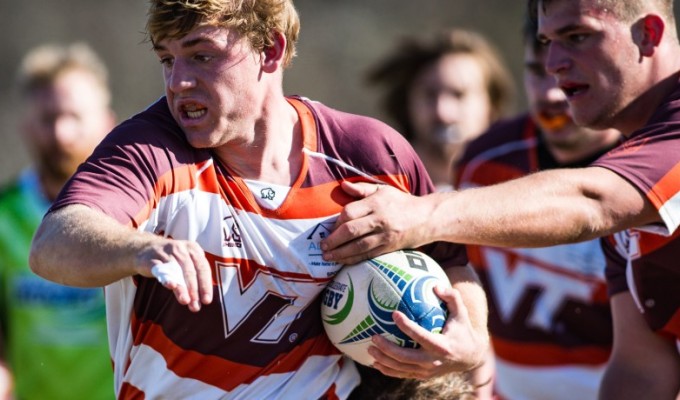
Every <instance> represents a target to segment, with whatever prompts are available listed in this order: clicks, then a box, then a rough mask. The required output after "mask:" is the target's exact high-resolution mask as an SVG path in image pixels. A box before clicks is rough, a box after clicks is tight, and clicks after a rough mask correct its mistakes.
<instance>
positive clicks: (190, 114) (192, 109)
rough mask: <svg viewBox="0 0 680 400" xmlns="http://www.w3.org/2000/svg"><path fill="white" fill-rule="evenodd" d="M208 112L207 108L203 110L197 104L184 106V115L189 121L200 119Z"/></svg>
mask: <svg viewBox="0 0 680 400" xmlns="http://www.w3.org/2000/svg"><path fill="white" fill-rule="evenodd" d="M207 112H208V109H207V108H201V107H199V106H198V105H196V104H189V105H185V106H182V114H183V115H184V117H185V118H188V119H198V118H201V117H202V116H204V115H205V114H206V113H207Z"/></svg>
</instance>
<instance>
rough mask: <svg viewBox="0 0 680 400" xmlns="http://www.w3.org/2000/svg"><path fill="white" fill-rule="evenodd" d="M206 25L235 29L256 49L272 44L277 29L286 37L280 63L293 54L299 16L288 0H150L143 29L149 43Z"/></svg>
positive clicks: (284, 63)
mask: <svg viewBox="0 0 680 400" xmlns="http://www.w3.org/2000/svg"><path fill="white" fill-rule="evenodd" d="M206 25H215V26H222V27H226V28H230V29H232V28H233V29H236V30H237V31H238V32H240V33H241V34H242V35H243V36H245V37H247V38H248V40H249V41H250V44H251V45H252V46H253V48H254V49H255V50H257V51H262V50H264V49H266V48H268V47H271V46H273V45H274V38H273V36H272V32H279V33H281V34H282V35H284V36H285V38H286V49H285V54H284V58H283V66H284V67H286V66H288V65H290V63H291V62H292V60H293V57H295V52H296V50H295V47H296V44H297V40H298V36H299V33H300V19H299V16H298V13H297V10H295V7H294V6H293V2H292V0H150V7H149V12H148V19H147V23H146V30H147V35H148V38H149V40H151V42H152V43H158V42H159V41H161V40H163V39H166V38H181V37H184V36H185V35H186V34H187V33H189V31H191V30H192V29H194V28H196V27H199V26H206Z"/></svg>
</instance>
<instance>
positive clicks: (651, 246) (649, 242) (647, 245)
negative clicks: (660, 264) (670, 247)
mask: <svg viewBox="0 0 680 400" xmlns="http://www.w3.org/2000/svg"><path fill="white" fill-rule="evenodd" d="M636 233H637V234H639V235H640V236H639V240H638V245H639V246H640V254H641V255H646V254H650V253H652V252H654V251H655V250H657V249H659V248H661V247H663V246H665V245H667V244H669V243H671V242H673V241H674V240H675V239H677V238H679V237H680V229H679V230H676V231H675V233H673V235H671V236H662V235H656V234H653V233H650V232H645V231H636Z"/></svg>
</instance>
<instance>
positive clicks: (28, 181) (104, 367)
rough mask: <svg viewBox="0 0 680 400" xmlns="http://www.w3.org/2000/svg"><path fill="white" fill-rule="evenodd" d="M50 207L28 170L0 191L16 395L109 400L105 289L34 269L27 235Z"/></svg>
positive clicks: (1, 272)
mask: <svg viewBox="0 0 680 400" xmlns="http://www.w3.org/2000/svg"><path fill="white" fill-rule="evenodd" d="M48 208H49V203H48V201H47V199H46V198H45V197H44V196H43V195H42V192H41V191H40V187H39V183H38V181H37V177H36V175H35V174H34V173H32V172H30V171H27V172H25V173H23V174H22V175H21V176H20V178H19V179H18V180H17V181H16V182H14V183H12V184H10V185H8V186H6V187H4V188H3V189H2V190H1V191H0V319H1V322H2V329H3V336H4V338H5V343H4V352H5V355H6V357H7V362H8V365H9V367H10V370H11V372H12V374H13V376H14V380H15V396H16V398H17V399H18V400H24V399H26V400H33V399H35V400H38V399H40V400H50V399H55V400H64V399H68V400H79V399H83V400H85V399H87V400H97V399H113V398H114V391H113V368H112V366H111V356H110V354H109V350H108V340H107V333H106V312H105V307H104V291H103V289H102V288H93V289H81V288H74V287H68V286H62V285H59V284H56V283H53V282H50V281H47V280H45V279H42V278H40V277H38V276H37V275H35V274H34V273H32V272H31V270H30V268H29V266H28V253H29V249H30V245H31V239H32V237H33V234H34V232H35V230H36V229H37V227H38V224H39V223H40V221H41V220H42V217H43V215H44V214H45V212H46V211H47V209H48Z"/></svg>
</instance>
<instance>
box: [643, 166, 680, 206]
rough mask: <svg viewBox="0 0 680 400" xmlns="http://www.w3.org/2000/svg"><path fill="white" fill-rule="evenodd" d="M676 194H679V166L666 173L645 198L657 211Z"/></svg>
mask: <svg viewBox="0 0 680 400" xmlns="http://www.w3.org/2000/svg"><path fill="white" fill-rule="evenodd" d="M678 192H680V164H676V165H675V166H674V167H673V168H672V169H671V170H670V171H668V173H666V175H664V177H663V178H661V179H660V180H659V181H658V182H657V183H656V184H655V185H654V186H653V187H652V189H651V190H650V191H649V192H648V193H647V197H648V198H649V200H650V201H651V202H652V204H654V206H655V207H656V209H657V210H658V209H660V208H661V207H663V205H664V204H665V203H666V202H667V201H668V200H670V199H671V198H673V196H674V195H676V194H677V193H678Z"/></svg>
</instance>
